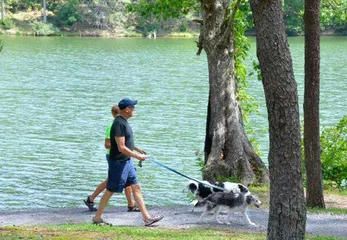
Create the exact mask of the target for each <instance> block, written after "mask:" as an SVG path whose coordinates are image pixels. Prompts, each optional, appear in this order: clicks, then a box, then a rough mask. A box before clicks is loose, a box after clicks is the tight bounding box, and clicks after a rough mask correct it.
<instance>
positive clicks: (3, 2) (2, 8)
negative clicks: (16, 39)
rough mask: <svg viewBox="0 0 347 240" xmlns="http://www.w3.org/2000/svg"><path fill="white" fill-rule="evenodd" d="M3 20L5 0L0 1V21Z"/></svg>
mask: <svg viewBox="0 0 347 240" xmlns="http://www.w3.org/2000/svg"><path fill="white" fill-rule="evenodd" d="M4 20H5V0H1V21H2V22H3V21H4Z"/></svg>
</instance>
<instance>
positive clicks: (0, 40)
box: [0, 39, 4, 52]
mask: <svg viewBox="0 0 347 240" xmlns="http://www.w3.org/2000/svg"><path fill="white" fill-rule="evenodd" d="M3 48H4V41H3V40H2V39H0V52H2V49H3Z"/></svg>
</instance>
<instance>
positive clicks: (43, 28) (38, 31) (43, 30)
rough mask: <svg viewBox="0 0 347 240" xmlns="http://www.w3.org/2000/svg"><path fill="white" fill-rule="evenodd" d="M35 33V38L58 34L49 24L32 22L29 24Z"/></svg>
mask: <svg viewBox="0 0 347 240" xmlns="http://www.w3.org/2000/svg"><path fill="white" fill-rule="evenodd" d="M30 25H31V27H32V28H33V30H34V32H35V36H50V35H55V34H56V33H57V32H58V29H57V28H56V27H55V26H54V25H53V24H51V23H48V24H46V23H43V22H36V21H35V22H33V23H31V24H30Z"/></svg>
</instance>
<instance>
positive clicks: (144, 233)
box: [0, 224, 344, 240]
mask: <svg viewBox="0 0 347 240" xmlns="http://www.w3.org/2000/svg"><path fill="white" fill-rule="evenodd" d="M0 239H2V240H14V239H34V240H35V239H60V240H68V239H73V240H82V239H83V240H84V239H86V240H89V239H126V240H136V239H139V240H140V239H152V240H164V239H180V240H181V239H184V240H199V239H206V240H207V239H215V240H224V239H228V240H263V239H266V234H265V233H248V232H240V231H232V230H216V229H206V228H194V229H164V228H160V227H158V228H146V227H109V226H104V227H100V226H95V225H91V224H76V225H60V226H46V227H43V226H37V227H5V228H1V229H0ZM306 239H308V240H342V239H344V238H338V237H327V236H311V235H307V236H306Z"/></svg>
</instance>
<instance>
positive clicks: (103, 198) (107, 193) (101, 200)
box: [94, 190, 113, 220]
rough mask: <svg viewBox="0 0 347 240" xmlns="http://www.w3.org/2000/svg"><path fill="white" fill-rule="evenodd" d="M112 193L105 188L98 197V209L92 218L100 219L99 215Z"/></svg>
mask: <svg viewBox="0 0 347 240" xmlns="http://www.w3.org/2000/svg"><path fill="white" fill-rule="evenodd" d="M112 195H113V192H110V191H109V190H106V191H105V193H104V195H102V197H101V199H100V203H99V207H98V211H97V212H96V214H95V217H94V220H100V219H101V215H102V213H103V212H104V209H105V207H106V205H107V203H108V201H109V200H110V198H111V197H112Z"/></svg>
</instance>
